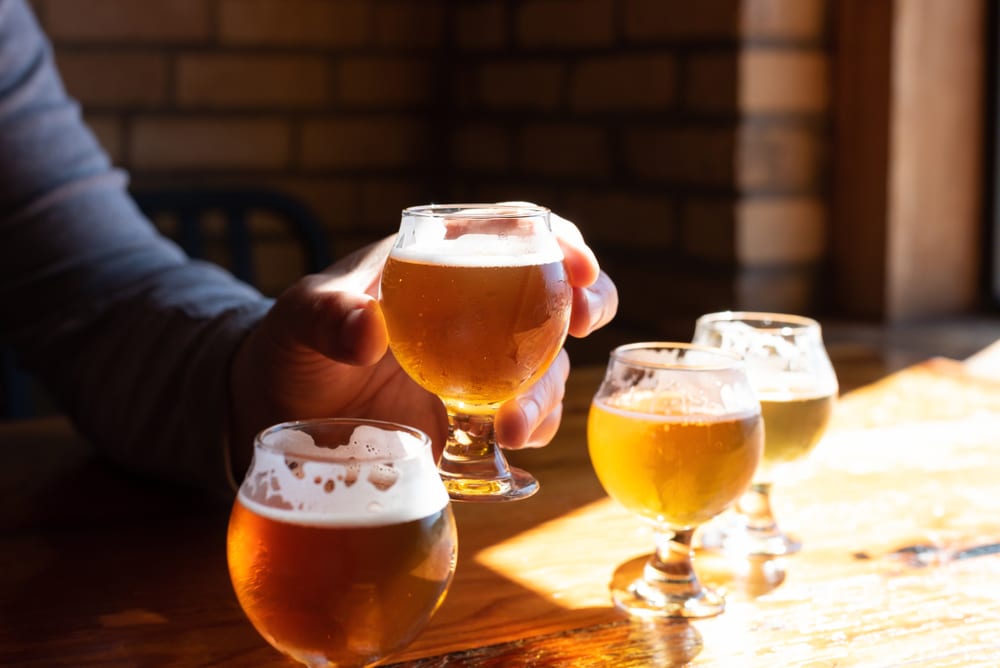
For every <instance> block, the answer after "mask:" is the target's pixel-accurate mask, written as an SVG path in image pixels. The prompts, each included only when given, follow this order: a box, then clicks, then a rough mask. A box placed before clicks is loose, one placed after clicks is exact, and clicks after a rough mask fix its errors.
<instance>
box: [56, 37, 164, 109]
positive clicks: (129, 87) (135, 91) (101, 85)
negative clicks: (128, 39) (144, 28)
mask: <svg viewBox="0 0 1000 668" xmlns="http://www.w3.org/2000/svg"><path fill="white" fill-rule="evenodd" d="M56 59H57V62H58V65H59V71H60V74H61V75H62V78H63V81H64V83H65V84H66V89H67V91H68V92H69V93H70V95H72V96H73V97H75V98H76V99H77V100H79V101H80V103H81V104H82V105H84V106H85V107H88V108H92V107H115V108H120V107H145V108H148V107H155V106H158V105H161V104H163V103H164V101H165V100H166V99H167V59H166V57H165V56H164V55H161V54H158V53H150V52H146V51H143V52H127V53H126V52H122V51H80V50H62V51H60V52H59V53H58V55H57V58H56Z"/></svg>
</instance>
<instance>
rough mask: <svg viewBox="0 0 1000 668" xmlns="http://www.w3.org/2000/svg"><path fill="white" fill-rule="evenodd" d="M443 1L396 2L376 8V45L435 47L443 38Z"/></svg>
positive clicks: (404, 0)
mask: <svg viewBox="0 0 1000 668" xmlns="http://www.w3.org/2000/svg"><path fill="white" fill-rule="evenodd" d="M444 26H445V12H444V2H443V1H442V0H420V2H413V0H395V1H393V2H383V3H382V4H380V5H378V6H377V7H376V9H375V43H376V44H378V45H379V46H389V47H394V46H400V47H424V48H428V47H435V46H438V45H440V44H441V41H442V38H443V35H444Z"/></svg>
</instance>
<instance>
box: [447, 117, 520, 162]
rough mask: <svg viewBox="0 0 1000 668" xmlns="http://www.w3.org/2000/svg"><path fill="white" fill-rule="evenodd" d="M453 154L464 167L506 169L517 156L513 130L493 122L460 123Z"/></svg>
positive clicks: (454, 140)
mask: <svg viewBox="0 0 1000 668" xmlns="http://www.w3.org/2000/svg"><path fill="white" fill-rule="evenodd" d="M451 157H452V160H453V161H454V163H455V166H456V167H458V168H460V169H471V170H482V171H494V172H496V171H503V170H506V169H507V168H509V167H510V166H511V163H512V160H513V140H512V135H511V132H510V131H509V130H508V129H507V128H505V127H502V126H500V125H496V124H490V123H475V124H469V125H463V126H460V127H459V128H458V129H457V130H456V131H455V133H454V135H453V137H452V152H451Z"/></svg>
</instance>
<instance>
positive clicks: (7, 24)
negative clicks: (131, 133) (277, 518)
mask: <svg viewBox="0 0 1000 668" xmlns="http://www.w3.org/2000/svg"><path fill="white" fill-rule="evenodd" d="M126 183H127V180H126V176H125V174H124V173H122V172H121V171H119V170H117V169H114V168H113V167H112V166H111V165H110V163H109V160H108V158H107V156H106V155H105V154H104V152H103V151H102V150H101V148H100V146H99V145H98V143H97V142H96V141H95V139H94V137H93V136H92V134H91V133H90V132H89V130H88V129H87V128H86V126H85V125H84V123H83V122H82V120H81V116H80V110H79V107H78V105H77V104H76V103H75V102H74V101H73V100H71V99H70V98H69V97H68V96H67V95H66V93H65V91H64V90H63V86H62V84H61V82H60V80H59V77H58V74H57V72H56V70H55V66H54V64H53V58H52V51H51V47H50V45H49V44H48V42H47V40H46V39H45V37H44V36H43V34H42V32H41V30H40V28H39V27H38V25H37V22H36V21H35V18H34V16H33V15H32V14H31V11H30V9H29V8H28V7H27V5H26V3H25V2H24V0H0V332H2V336H3V340H4V342H5V343H7V344H9V345H13V346H14V347H15V348H16V349H17V351H18V352H19V354H20V355H21V356H22V359H23V360H24V363H25V365H26V366H27V367H28V368H30V369H31V370H32V371H33V372H34V373H36V374H37V375H38V376H39V377H40V378H41V379H42V381H43V382H44V383H45V384H46V387H47V388H48V389H49V390H50V391H51V392H52V394H53V396H54V397H55V398H56V400H57V401H58V402H59V403H60V405H61V407H62V408H63V409H64V410H65V411H66V412H67V414H68V415H70V417H71V418H72V419H73V420H74V422H75V424H76V425H77V427H78V429H79V430H80V431H81V432H82V433H83V434H84V435H85V436H87V437H88V438H89V440H90V441H91V442H92V443H93V444H94V445H95V447H97V448H98V449H99V450H100V451H101V452H102V453H103V454H105V455H106V456H108V457H110V458H112V459H113V460H115V461H117V462H118V463H120V464H123V465H125V466H127V467H130V468H132V469H134V470H137V471H140V472H144V473H149V474H153V475H157V476H160V477H167V478H171V479H175V480H180V481H186V482H189V483H194V484H197V485H200V486H204V487H211V488H215V489H222V490H231V489H232V487H231V485H232V477H233V474H232V471H231V470H230V466H229V451H228V446H227V444H226V432H227V424H226V423H227V420H228V415H229V409H228V401H229V391H228V372H229V363H230V359H231V357H232V355H233V353H234V352H235V350H236V347H237V346H238V345H239V343H240V341H241V340H242V338H243V337H244V336H245V334H246V333H247V331H248V330H249V329H250V328H251V327H252V326H253V325H254V324H255V323H256V322H257V321H259V320H260V318H261V317H263V315H264V313H265V312H266V311H267V309H268V308H269V307H270V303H271V302H270V301H269V300H267V299H265V298H263V297H262V296H261V295H260V294H259V293H257V292H256V291H255V290H254V289H253V288H251V287H249V286H247V285H245V284H243V283H240V282H238V281H237V280H236V279H234V278H233V277H232V276H230V275H229V274H228V273H226V272H224V271H223V270H221V269H219V268H217V267H215V266H214V265H211V264H208V263H202V262H195V261H191V260H189V259H188V258H187V257H186V256H185V255H184V254H183V252H181V251H180V250H179V249H178V248H177V247H176V246H175V245H174V244H173V243H171V242H170V241H169V240H167V239H165V238H164V237H162V236H161V235H159V234H158V233H157V231H156V230H155V229H154V228H153V226H152V225H151V224H150V223H149V221H147V220H146V219H145V218H144V217H143V216H142V214H141V213H140V212H139V210H138V209H137V207H136V205H135V204H134V203H133V201H132V200H131V198H130V197H129V195H128V193H127V191H126ZM241 447H243V446H242V445H241ZM245 447H249V444H246V445H245ZM240 473H242V472H240Z"/></svg>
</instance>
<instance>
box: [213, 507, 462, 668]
mask: <svg viewBox="0 0 1000 668" xmlns="http://www.w3.org/2000/svg"><path fill="white" fill-rule="evenodd" d="M455 547H456V537H455V524H454V520H453V518H452V514H451V509H450V506H446V507H444V508H442V509H441V510H439V511H437V512H435V513H433V514H431V515H428V516H427V517H421V518H419V519H416V520H412V521H404V522H398V523H391V524H383V525H370V526H351V525H336V524H331V525H323V524H308V523H302V522H300V521H299V518H297V517H296V513H295V512H294V511H292V510H276V509H274V508H269V507H263V506H260V505H258V504H255V503H253V502H252V501H250V500H249V499H247V498H245V497H243V496H241V497H239V498H237V500H236V503H235V506H234V508H233V512H232V516H231V520H230V525H229V535H228V552H229V559H230V564H229V567H230V574H231V578H232V582H233V587H234V589H235V591H236V595H237V597H238V598H239V601H240V604H241V605H242V607H243V609H244V611H245V612H246V614H247V617H249V619H250V621H251V622H252V623H253V625H254V626H255V627H256V628H257V630H258V632H260V633H261V635H263V636H264V637H265V638H267V639H268V641H269V642H270V643H271V644H272V645H274V646H275V647H277V648H278V649H280V650H282V651H283V652H285V653H286V654H288V655H290V656H292V657H293V658H295V659H297V660H299V661H302V662H304V663H311V659H314V658H320V657H322V658H324V659H326V660H327V661H330V662H332V665H350V666H354V665H366V664H369V663H372V662H374V661H375V660H377V659H379V658H381V657H384V656H386V655H388V654H392V653H394V652H396V651H398V650H400V649H401V648H403V647H405V646H406V645H407V644H409V643H410V642H411V641H412V640H413V638H414V637H415V636H416V635H417V633H418V632H419V631H420V630H421V629H422V628H423V626H424V624H426V622H427V619H428V618H429V616H430V615H431V614H432V613H433V612H434V610H436V609H437V607H438V606H439V605H440V603H441V601H442V600H443V599H444V596H445V591H446V589H447V585H448V582H449V580H450V578H451V573H452V568H453V564H452V561H453V559H454V558H455ZM317 665H318V664H317ZM323 665H326V664H323Z"/></svg>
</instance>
